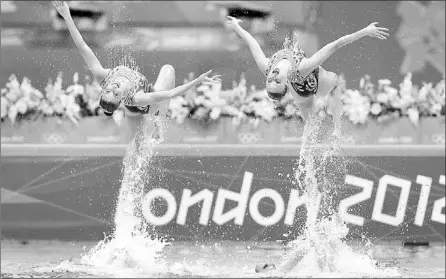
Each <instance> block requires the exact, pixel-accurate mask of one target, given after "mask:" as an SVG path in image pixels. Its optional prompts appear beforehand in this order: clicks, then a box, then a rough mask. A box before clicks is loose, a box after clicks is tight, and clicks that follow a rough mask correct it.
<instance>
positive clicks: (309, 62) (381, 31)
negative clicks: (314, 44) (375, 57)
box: [299, 22, 389, 76]
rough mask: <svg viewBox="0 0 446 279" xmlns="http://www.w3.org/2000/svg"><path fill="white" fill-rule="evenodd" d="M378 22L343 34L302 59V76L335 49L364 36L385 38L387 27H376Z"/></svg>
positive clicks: (319, 63) (300, 68)
mask: <svg viewBox="0 0 446 279" xmlns="http://www.w3.org/2000/svg"><path fill="white" fill-rule="evenodd" d="M377 24H378V22H373V23H371V24H370V25H369V26H367V27H365V28H363V29H361V30H359V31H357V32H355V33H352V34H349V35H345V36H343V37H341V38H339V39H337V40H336V41H334V42H331V43H329V44H327V45H325V46H324V47H323V48H321V49H320V50H319V51H318V52H316V53H315V54H314V55H313V56H311V57H310V58H307V59H303V60H302V62H301V63H300V65H299V72H300V73H301V74H302V75H303V76H307V75H308V74H310V73H311V72H312V71H313V70H314V69H316V68H317V67H319V66H320V65H321V64H322V63H323V62H324V61H325V60H327V59H328V58H329V57H330V56H331V55H332V54H333V53H334V52H335V51H336V50H338V49H340V48H342V47H344V46H346V45H348V44H350V43H353V42H354V41H357V40H359V39H361V38H363V37H365V36H370V37H375V38H378V39H381V40H386V39H387V37H388V36H389V34H388V33H387V32H386V31H389V29H387V28H384V27H377V26H376V25H377Z"/></svg>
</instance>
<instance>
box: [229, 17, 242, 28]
mask: <svg viewBox="0 0 446 279" xmlns="http://www.w3.org/2000/svg"><path fill="white" fill-rule="evenodd" d="M226 18H227V19H228V20H227V21H226V24H227V25H228V26H229V27H231V28H233V29H235V28H236V27H238V26H240V22H242V20H241V19H238V18H235V17H232V16H227V17H226Z"/></svg>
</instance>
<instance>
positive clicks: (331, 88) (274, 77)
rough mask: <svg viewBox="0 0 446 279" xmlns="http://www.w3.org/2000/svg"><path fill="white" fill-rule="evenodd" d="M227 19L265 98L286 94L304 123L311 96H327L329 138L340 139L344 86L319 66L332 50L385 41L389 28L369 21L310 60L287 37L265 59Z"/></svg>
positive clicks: (255, 44) (311, 109)
mask: <svg viewBox="0 0 446 279" xmlns="http://www.w3.org/2000/svg"><path fill="white" fill-rule="evenodd" d="M227 19H228V21H227V24H228V25H229V26H230V27H231V28H232V29H234V30H235V31H236V32H237V34H239V35H240V37H242V39H243V40H244V41H246V43H247V44H248V46H249V49H250V50H251V54H252V56H253V57H254V60H255V62H256V64H257V66H258V68H259V69H260V71H262V73H263V74H264V75H265V76H266V90H267V93H268V96H269V97H270V98H271V99H274V100H280V99H281V98H282V97H283V96H285V95H286V94H287V93H290V94H291V95H292V96H293V99H294V101H295V102H296V104H297V106H298V107H299V110H300V111H301V112H302V113H301V115H302V117H303V119H304V120H305V121H306V120H307V119H308V118H309V117H310V116H311V115H312V112H314V111H315V109H316V108H315V104H314V99H315V96H318V97H326V96H327V95H329V96H330V97H332V98H329V102H330V103H331V104H332V108H333V109H332V110H333V111H332V113H333V121H334V131H333V135H334V136H336V137H340V134H341V105H342V104H341V98H340V97H341V96H340V95H341V92H342V90H343V88H344V87H345V85H343V84H341V82H340V78H339V76H338V75H337V74H335V73H333V72H329V71H327V70H325V69H323V68H322V67H321V64H322V63H323V62H324V61H325V60H327V59H328V58H329V57H330V56H331V55H332V54H333V53H334V52H335V51H336V50H338V49H340V48H342V47H344V46H346V45H348V44H350V43H353V42H354V41H356V40H359V39H361V38H363V37H366V36H370V37H375V38H378V39H382V40H385V39H387V36H388V35H389V34H388V33H387V31H388V30H389V29H387V28H384V27H378V26H376V25H377V24H378V22H373V23H371V24H370V25H369V26H367V27H365V28H363V29H361V30H359V31H357V32H355V33H352V34H349V35H345V36H343V37H341V38H339V39H337V40H335V41H333V42H331V43H329V44H327V45H325V46H324V47H323V48H321V49H320V50H319V51H317V52H316V53H315V54H314V55H312V56H311V57H307V55H306V54H305V52H304V51H303V50H302V49H301V48H300V46H299V43H298V41H297V38H296V36H294V38H293V40H290V39H289V38H287V39H286V40H285V42H284V44H283V49H281V50H279V51H277V52H276V53H275V54H274V55H273V56H272V57H271V58H270V59H268V58H267V57H266V56H265V54H264V53H263V51H262V49H261V48H260V45H259V43H258V42H257V41H256V40H255V39H254V37H253V36H252V35H251V34H249V32H247V31H246V30H244V29H243V28H242V27H241V26H240V24H239V23H240V22H241V20H240V19H237V18H234V17H230V16H228V17H227Z"/></svg>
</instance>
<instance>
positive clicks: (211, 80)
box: [195, 70, 221, 85]
mask: <svg viewBox="0 0 446 279" xmlns="http://www.w3.org/2000/svg"><path fill="white" fill-rule="evenodd" d="M210 73H212V70H209V71H207V72H206V73H204V74H202V75H201V76H199V77H197V78H196V79H195V83H196V84H198V83H202V84H207V85H211V84H217V83H221V78H220V77H221V75H216V76H213V77H208V75H209V74H210Z"/></svg>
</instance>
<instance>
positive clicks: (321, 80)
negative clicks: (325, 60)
mask: <svg viewBox="0 0 446 279" xmlns="http://www.w3.org/2000/svg"><path fill="white" fill-rule="evenodd" d="M290 66H291V63H290V62H289V61H288V60H286V59H283V60H281V61H279V62H278V63H277V67H279V68H280V69H281V70H287V71H288V70H290ZM336 80H337V74H336V73H333V72H330V71H327V70H325V69H324V68H322V67H320V66H319V76H318V87H317V90H316V95H317V96H318V97H325V96H327V95H328V94H329V93H330V92H331V91H332V90H333V88H334V87H335V86H336ZM290 92H291V93H292V94H293V97H294V99H295V100H296V102H297V103H305V102H307V101H308V100H309V99H310V97H302V96H300V95H299V94H298V93H297V92H296V90H294V88H293V87H292V86H290Z"/></svg>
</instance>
